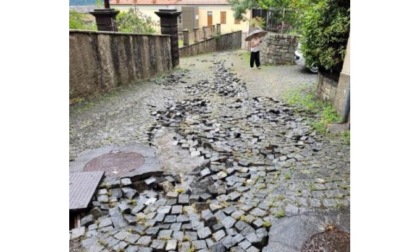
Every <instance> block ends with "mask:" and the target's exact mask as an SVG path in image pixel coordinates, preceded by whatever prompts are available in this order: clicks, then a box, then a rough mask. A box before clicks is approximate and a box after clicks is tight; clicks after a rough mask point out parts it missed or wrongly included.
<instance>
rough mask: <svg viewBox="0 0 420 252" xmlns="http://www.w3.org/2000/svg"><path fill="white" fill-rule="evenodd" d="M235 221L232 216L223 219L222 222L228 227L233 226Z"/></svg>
mask: <svg viewBox="0 0 420 252" xmlns="http://www.w3.org/2000/svg"><path fill="white" fill-rule="evenodd" d="M235 222H236V220H235V219H234V218H232V217H230V216H228V217H226V218H224V219H223V220H222V224H223V226H224V227H225V228H226V229H228V228H231V227H232V226H233V225H234V224H235Z"/></svg>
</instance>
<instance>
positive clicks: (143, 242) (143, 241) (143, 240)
mask: <svg viewBox="0 0 420 252" xmlns="http://www.w3.org/2000/svg"><path fill="white" fill-rule="evenodd" d="M151 242H152V237H151V236H141V237H140V238H139V239H138V240H137V244H139V245H141V246H145V247H147V246H149V244H150V243H151Z"/></svg>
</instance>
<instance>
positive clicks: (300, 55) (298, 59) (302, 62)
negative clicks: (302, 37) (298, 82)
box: [295, 43, 318, 73]
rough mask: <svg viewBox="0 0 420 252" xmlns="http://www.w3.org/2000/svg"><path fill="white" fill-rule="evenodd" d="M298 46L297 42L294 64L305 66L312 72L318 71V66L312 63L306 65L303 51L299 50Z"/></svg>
mask: <svg viewBox="0 0 420 252" xmlns="http://www.w3.org/2000/svg"><path fill="white" fill-rule="evenodd" d="M300 47H301V45H300V43H298V47H297V49H296V51H295V62H296V65H299V66H303V67H306V68H307V69H309V71H311V72H312V73H318V67H316V66H314V65H312V66H308V65H306V62H305V58H304V57H303V53H302V51H301V50H300Z"/></svg>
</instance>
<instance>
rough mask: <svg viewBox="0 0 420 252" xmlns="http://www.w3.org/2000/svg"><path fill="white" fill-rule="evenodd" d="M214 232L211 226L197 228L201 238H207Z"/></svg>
mask: <svg viewBox="0 0 420 252" xmlns="http://www.w3.org/2000/svg"><path fill="white" fill-rule="evenodd" d="M211 234H212V232H211V230H210V228H209V227H203V228H200V229H198V230H197V235H198V238H200V239H206V238H207V237H209V236H210V235H211Z"/></svg>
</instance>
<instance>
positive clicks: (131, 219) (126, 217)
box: [123, 214, 137, 225]
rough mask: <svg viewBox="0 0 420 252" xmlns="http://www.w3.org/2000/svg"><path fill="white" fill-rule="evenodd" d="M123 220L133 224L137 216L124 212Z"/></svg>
mask: <svg viewBox="0 0 420 252" xmlns="http://www.w3.org/2000/svg"><path fill="white" fill-rule="evenodd" d="M123 218H124V220H125V221H126V222H127V223H128V224H129V225H134V224H136V223H137V218H136V217H134V216H133V215H130V214H124V215H123Z"/></svg>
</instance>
